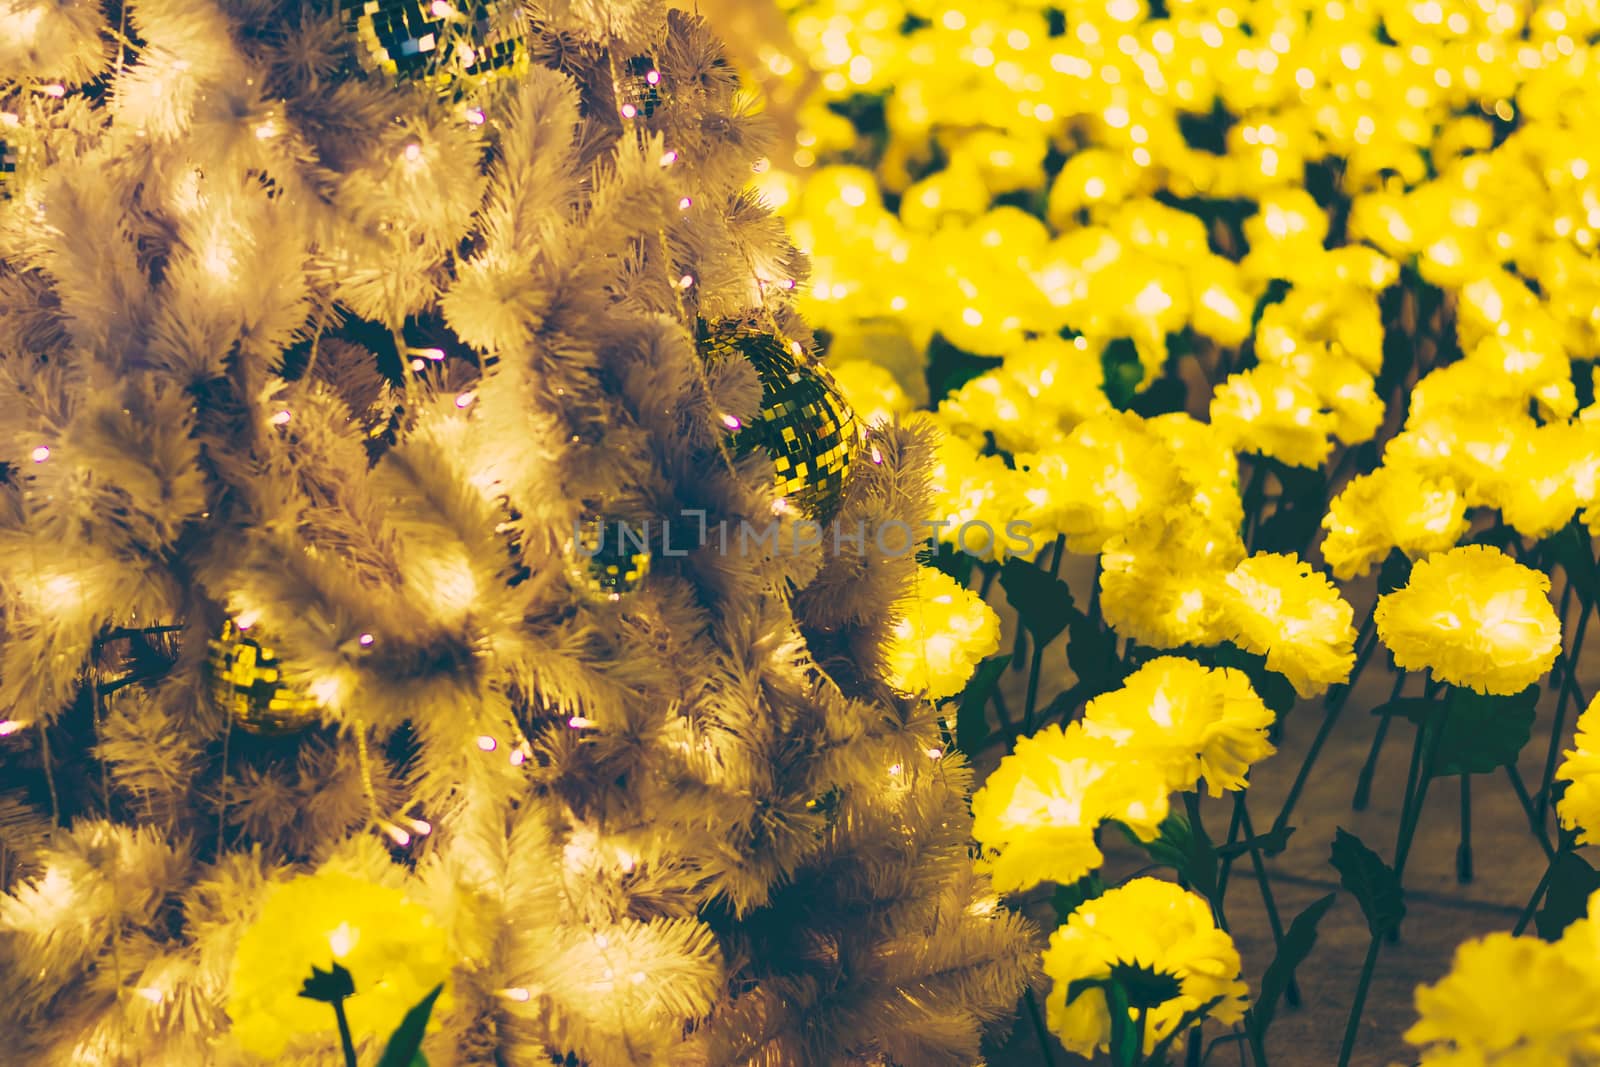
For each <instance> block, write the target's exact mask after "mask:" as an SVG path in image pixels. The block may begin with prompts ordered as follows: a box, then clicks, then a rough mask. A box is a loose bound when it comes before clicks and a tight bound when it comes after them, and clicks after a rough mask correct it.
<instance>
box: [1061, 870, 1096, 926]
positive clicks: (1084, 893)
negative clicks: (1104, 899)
mask: <svg viewBox="0 0 1600 1067" xmlns="http://www.w3.org/2000/svg"><path fill="white" fill-rule="evenodd" d="M1105 891H1106V884H1105V882H1103V881H1101V880H1100V872H1099V871H1090V872H1089V873H1088V874H1086V875H1084V876H1083V877H1082V878H1079V879H1078V880H1077V881H1076V882H1073V883H1072V884H1071V885H1058V886H1056V893H1055V897H1054V898H1053V900H1052V901H1051V902H1052V903H1053V904H1054V905H1055V909H1056V922H1057V923H1058V924H1059V923H1065V922H1066V921H1067V918H1068V917H1069V916H1071V914H1072V913H1073V912H1075V911H1077V910H1078V909H1079V908H1081V907H1082V906H1083V905H1084V903H1085V902H1086V901H1090V900H1094V899H1095V898H1096V897H1098V896H1100V895H1102V894H1103V893H1105Z"/></svg>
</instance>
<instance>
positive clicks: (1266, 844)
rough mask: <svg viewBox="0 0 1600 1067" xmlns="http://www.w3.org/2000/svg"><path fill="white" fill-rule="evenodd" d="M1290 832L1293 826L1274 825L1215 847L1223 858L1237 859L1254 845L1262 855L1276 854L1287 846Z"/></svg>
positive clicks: (1292, 830) (1292, 831)
mask: <svg viewBox="0 0 1600 1067" xmlns="http://www.w3.org/2000/svg"><path fill="white" fill-rule="evenodd" d="M1292 833H1294V827H1292V826H1279V827H1275V828H1273V829H1271V830H1268V831H1267V832H1266V833H1264V834H1257V835H1256V836H1254V837H1250V838H1246V839H1245V840H1243V841H1235V842H1234V843H1233V844H1231V845H1223V846H1222V847H1221V848H1219V849H1217V855H1218V857H1220V858H1222V859H1225V860H1232V859H1238V858H1239V857H1240V856H1243V855H1246V854H1247V853H1248V852H1249V851H1250V849H1251V847H1252V846H1254V847H1258V848H1260V849H1261V854H1262V855H1263V856H1276V855H1277V854H1278V853H1280V852H1282V851H1283V850H1284V849H1286V848H1288V847H1289V835H1290V834H1292Z"/></svg>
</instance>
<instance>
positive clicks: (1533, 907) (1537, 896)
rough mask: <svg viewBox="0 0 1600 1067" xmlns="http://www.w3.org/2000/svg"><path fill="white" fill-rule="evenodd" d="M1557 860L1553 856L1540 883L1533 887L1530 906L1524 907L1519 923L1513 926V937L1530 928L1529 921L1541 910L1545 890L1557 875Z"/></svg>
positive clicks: (1529, 901)
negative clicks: (1540, 904) (1540, 903)
mask: <svg viewBox="0 0 1600 1067" xmlns="http://www.w3.org/2000/svg"><path fill="white" fill-rule="evenodd" d="M1555 873H1556V862H1555V860H1554V859H1553V858H1552V859H1551V861H1550V862H1549V864H1547V865H1546V866H1545V869H1544V874H1543V876H1541V877H1540V879H1539V884H1538V885H1536V886H1534V887H1533V896H1531V897H1529V898H1528V906H1527V907H1525V908H1523V909H1522V914H1521V915H1520V916H1518V917H1517V925H1516V926H1515V927H1513V928H1512V930H1511V936H1512V937H1521V936H1522V931H1524V930H1526V929H1527V928H1528V923H1529V921H1530V920H1532V919H1533V913H1534V912H1536V911H1538V910H1539V901H1541V900H1543V899H1544V894H1545V890H1547V889H1549V888H1550V879H1551V878H1553V877H1555Z"/></svg>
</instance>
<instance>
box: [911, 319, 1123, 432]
mask: <svg viewBox="0 0 1600 1067" xmlns="http://www.w3.org/2000/svg"><path fill="white" fill-rule="evenodd" d="M1104 379H1105V373H1104V371H1103V370H1102V369H1101V366H1100V355H1099V352H1098V351H1096V350H1094V349H1092V348H1091V347H1090V345H1089V343H1088V342H1087V341H1086V340H1084V339H1083V338H1081V337H1080V338H1077V339H1075V340H1072V341H1065V340H1062V339H1061V338H1059V337H1043V338H1039V339H1037V340H1033V341H1028V342H1026V343H1024V345H1023V346H1022V347H1021V348H1019V349H1017V350H1016V351H1014V352H1012V353H1010V354H1009V355H1007V356H1006V357H1005V362H1004V363H1002V364H1001V365H1000V366H999V367H996V368H995V369H994V370H992V371H990V372H989V373H988V374H984V375H981V376H980V377H977V378H974V379H973V380H972V381H970V382H967V383H966V384H965V385H963V386H962V387H961V388H960V389H958V390H956V391H955V393H953V394H952V395H951V396H950V397H948V398H947V399H946V400H945V401H944V402H943V403H941V404H940V405H939V415H940V417H941V418H942V419H943V420H944V422H945V424H946V425H947V426H950V427H951V428H952V429H954V430H956V431H957V432H959V433H961V434H962V436H964V437H966V438H967V439H968V440H971V441H972V442H973V443H974V444H977V443H979V442H981V441H982V440H983V435H984V433H985V432H986V431H987V432H989V433H992V434H994V439H995V444H997V445H998V446H999V447H1000V448H1002V449H1005V450H1006V451H1007V452H1032V451H1037V450H1039V449H1043V448H1047V447H1049V446H1051V445H1054V444H1056V443H1057V442H1059V441H1060V440H1061V439H1062V438H1063V437H1065V436H1066V434H1067V433H1068V432H1070V431H1071V430H1072V428H1073V427H1075V426H1077V425H1078V424H1079V423H1080V422H1082V421H1084V420H1085V419H1087V418H1090V417H1092V416H1095V415H1101V414H1105V413H1106V412H1109V411H1110V410H1111V401H1109V400H1108V399H1106V394H1105V392H1104V390H1103V389H1102V388H1101V386H1102V383H1103V382H1104Z"/></svg>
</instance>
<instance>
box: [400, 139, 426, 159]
mask: <svg viewBox="0 0 1600 1067" xmlns="http://www.w3.org/2000/svg"><path fill="white" fill-rule="evenodd" d="M400 154H401V155H402V156H404V157H405V161H406V162H407V163H415V162H417V161H418V160H420V159H421V158H422V146H421V145H419V144H416V143H412V144H408V145H406V147H405V150H404V151H403V152H401V153H400Z"/></svg>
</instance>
